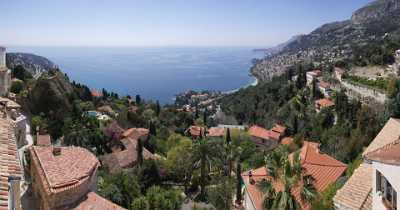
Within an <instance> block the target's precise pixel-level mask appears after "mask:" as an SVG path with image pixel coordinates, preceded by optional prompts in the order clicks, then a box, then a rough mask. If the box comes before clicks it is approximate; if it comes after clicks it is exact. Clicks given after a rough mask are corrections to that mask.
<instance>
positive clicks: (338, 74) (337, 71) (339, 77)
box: [334, 67, 345, 81]
mask: <svg viewBox="0 0 400 210" xmlns="http://www.w3.org/2000/svg"><path fill="white" fill-rule="evenodd" d="M334 71H335V77H336V79H337V80H339V81H342V78H343V75H344V73H345V71H344V70H343V69H341V68H338V67H335V70H334Z"/></svg>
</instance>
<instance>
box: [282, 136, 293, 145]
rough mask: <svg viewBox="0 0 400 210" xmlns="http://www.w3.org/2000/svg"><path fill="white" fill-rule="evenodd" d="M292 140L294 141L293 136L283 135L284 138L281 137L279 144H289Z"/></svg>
mask: <svg viewBox="0 0 400 210" xmlns="http://www.w3.org/2000/svg"><path fill="white" fill-rule="evenodd" d="M293 141H294V140H293V138H291V137H285V138H283V139H282V141H281V144H284V145H291V144H293Z"/></svg>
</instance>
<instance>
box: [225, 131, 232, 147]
mask: <svg viewBox="0 0 400 210" xmlns="http://www.w3.org/2000/svg"><path fill="white" fill-rule="evenodd" d="M230 143H231V131H230V129H229V128H228V129H227V130H226V144H230Z"/></svg>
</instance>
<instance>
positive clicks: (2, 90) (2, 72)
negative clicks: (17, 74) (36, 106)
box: [0, 47, 11, 96]
mask: <svg viewBox="0 0 400 210" xmlns="http://www.w3.org/2000/svg"><path fill="white" fill-rule="evenodd" d="M10 87H11V71H10V70H9V69H8V68H7V66H6V48H5V47H0V96H7V95H8V93H9V91H10Z"/></svg>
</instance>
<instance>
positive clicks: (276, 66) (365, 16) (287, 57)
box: [251, 0, 400, 80]
mask: <svg viewBox="0 0 400 210" xmlns="http://www.w3.org/2000/svg"><path fill="white" fill-rule="evenodd" d="M399 35H400V0H377V1H374V2H372V3H370V4H368V5H366V6H365V7H363V8H361V9H359V10H357V11H355V12H354V13H353V15H352V17H351V18H350V19H349V20H345V21H341V22H333V23H328V24H325V25H323V26H321V27H319V28H317V29H315V30H314V31H312V32H311V33H310V34H307V35H300V36H296V37H295V38H294V39H292V40H290V41H289V42H287V43H285V44H284V46H280V47H279V48H280V49H281V50H279V51H278V52H276V53H274V54H272V55H271V56H268V57H266V58H265V59H263V60H261V61H259V62H258V63H257V64H256V65H255V66H254V67H253V68H252V69H251V73H252V74H253V75H254V76H256V77H257V78H258V79H260V80H270V79H271V78H272V77H273V76H275V75H281V74H282V73H283V72H284V71H285V70H286V69H287V68H288V67H289V66H291V65H293V64H295V63H296V62H299V61H311V60H312V61H313V62H317V63H321V64H325V63H332V62H336V61H338V60H341V59H346V58H351V57H352V55H353V46H354V45H358V46H360V45H361V46H362V45H365V44H370V43H376V42H379V41H382V40H383V39H384V38H385V37H387V36H390V37H397V36H399Z"/></svg>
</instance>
